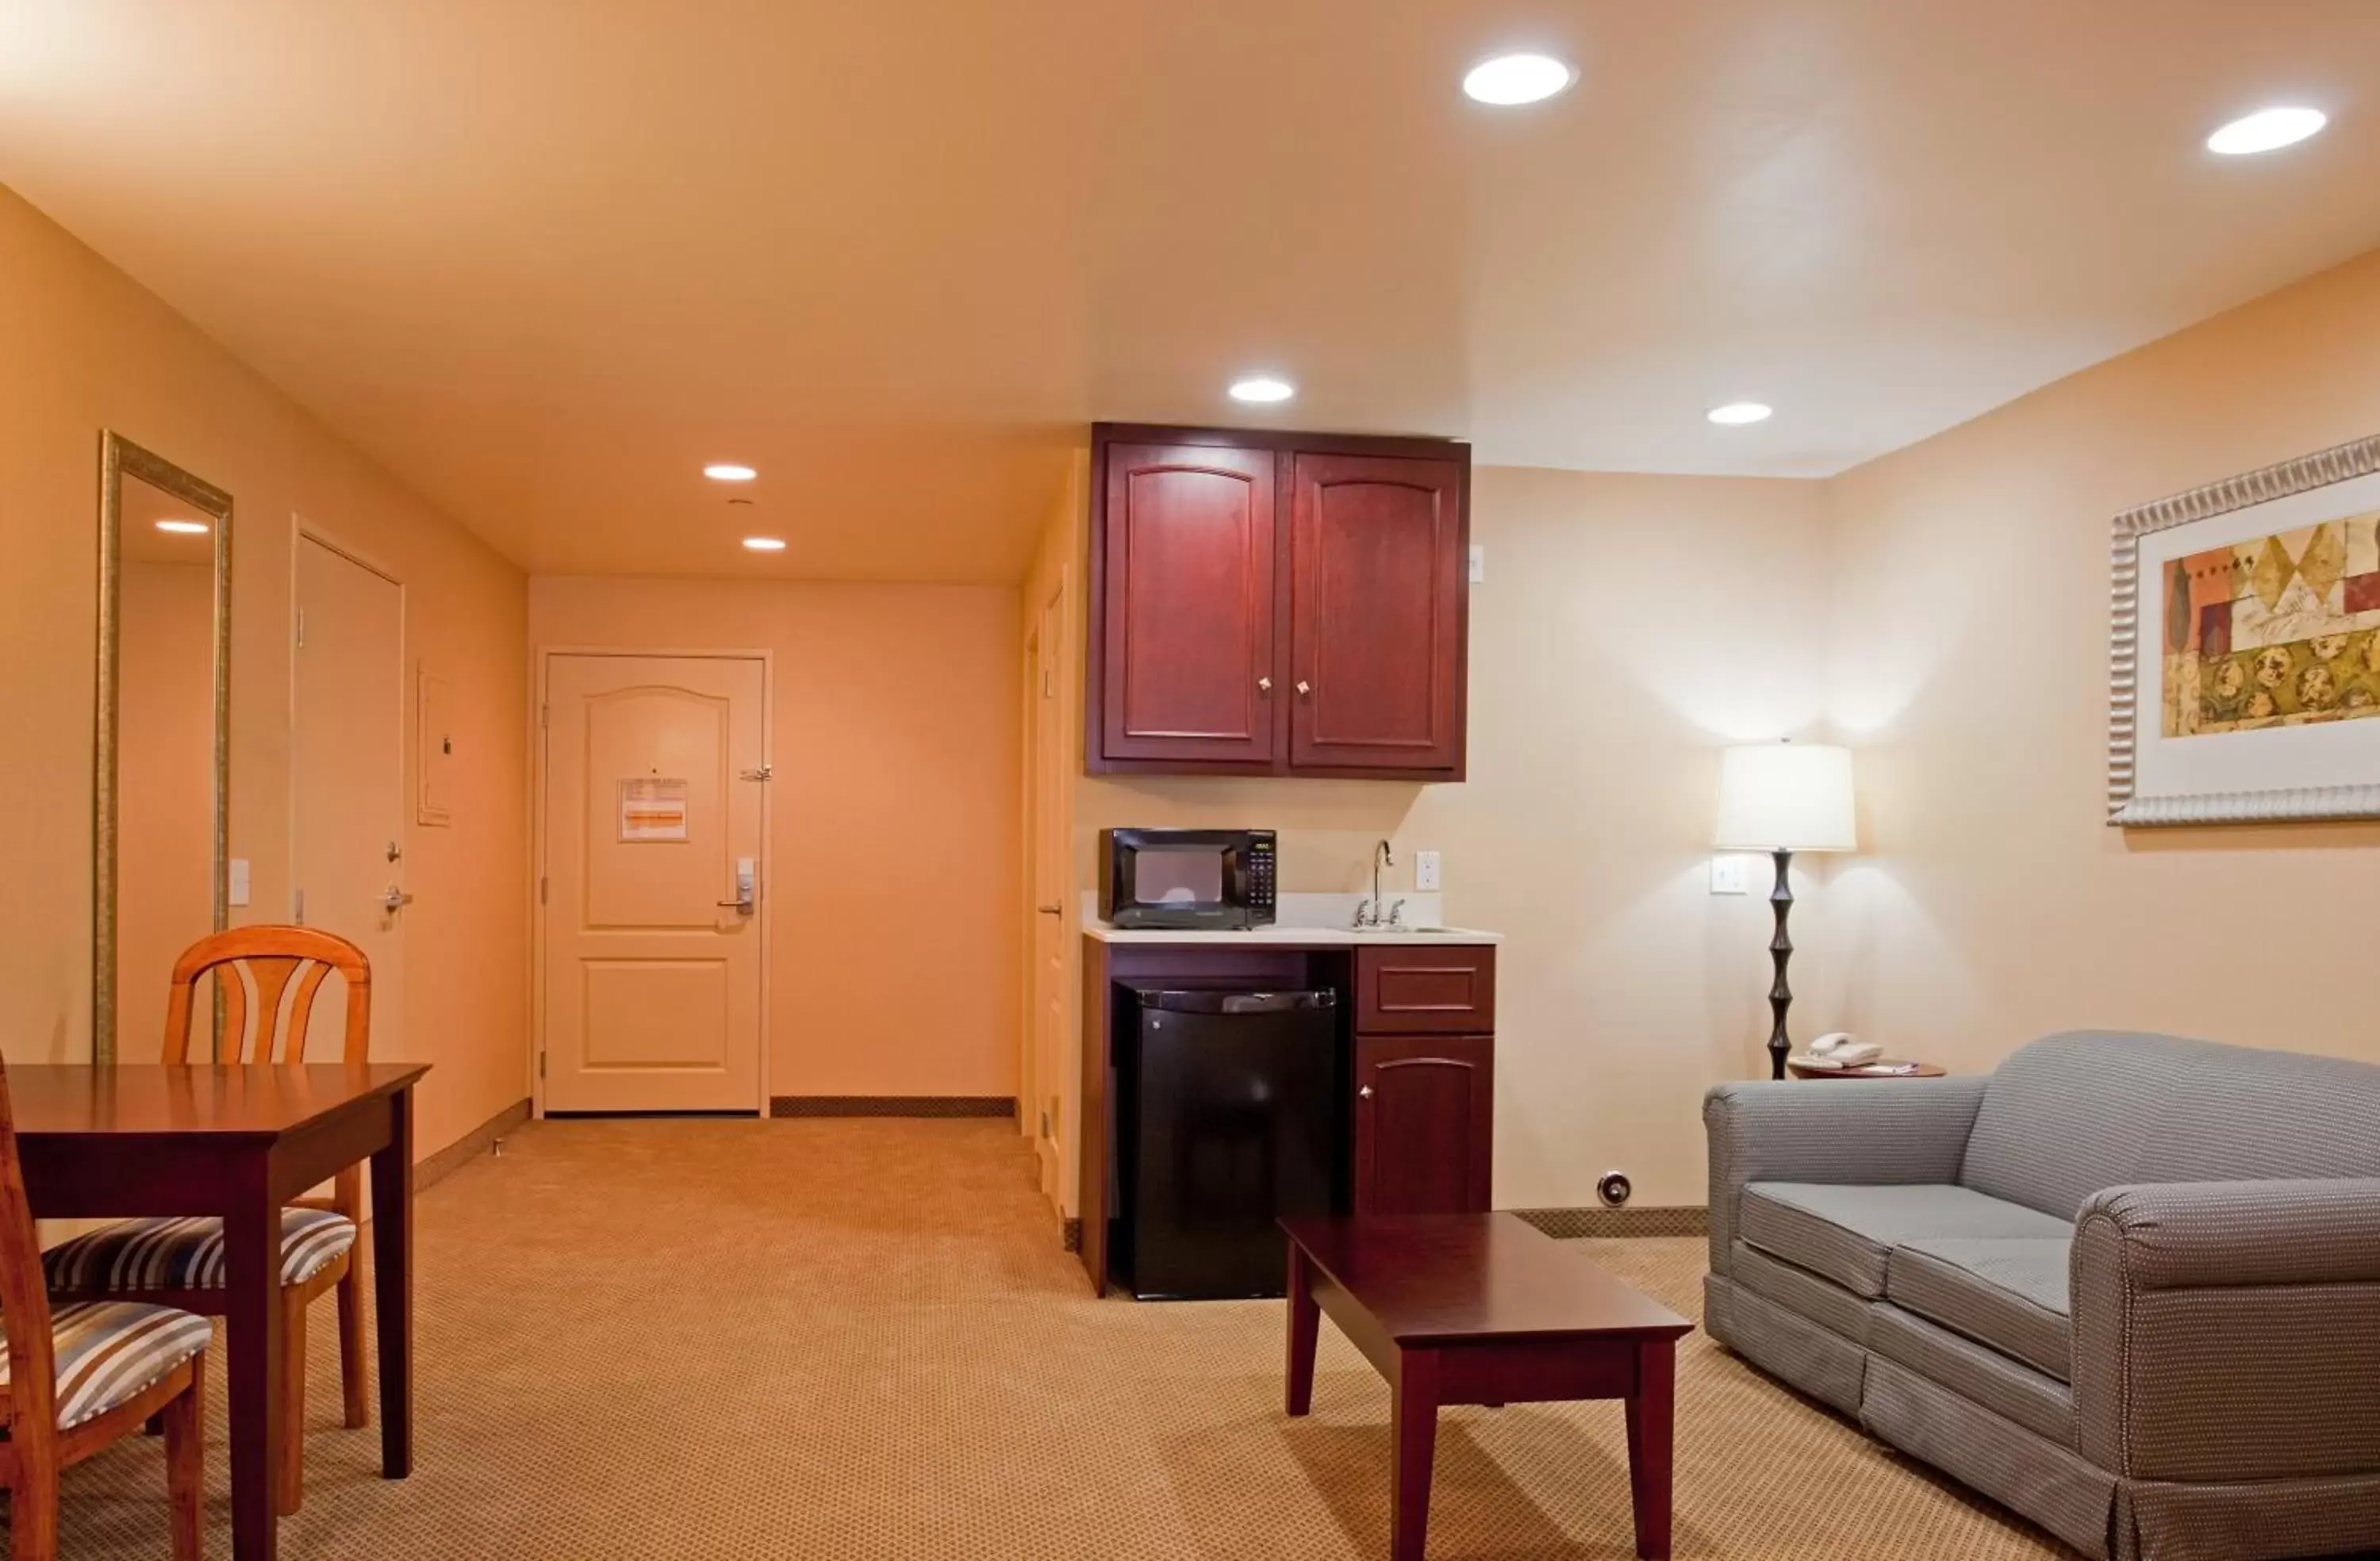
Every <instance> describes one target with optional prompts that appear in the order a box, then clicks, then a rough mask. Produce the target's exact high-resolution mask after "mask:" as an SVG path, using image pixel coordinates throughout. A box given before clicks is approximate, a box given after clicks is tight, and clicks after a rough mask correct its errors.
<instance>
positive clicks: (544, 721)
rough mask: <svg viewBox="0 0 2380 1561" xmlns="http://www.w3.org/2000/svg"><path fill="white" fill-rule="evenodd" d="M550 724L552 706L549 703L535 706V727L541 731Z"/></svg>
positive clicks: (550, 725)
mask: <svg viewBox="0 0 2380 1561" xmlns="http://www.w3.org/2000/svg"><path fill="white" fill-rule="evenodd" d="M552 726H553V706H551V705H540V706H539V707H538V708H537V729H538V730H539V731H540V732H543V731H546V730H547V729H548V728H550V727H552Z"/></svg>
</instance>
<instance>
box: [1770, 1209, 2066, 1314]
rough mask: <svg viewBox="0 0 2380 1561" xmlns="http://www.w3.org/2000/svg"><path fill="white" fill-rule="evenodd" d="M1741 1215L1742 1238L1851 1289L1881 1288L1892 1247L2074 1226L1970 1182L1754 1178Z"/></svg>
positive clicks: (2051, 1233)
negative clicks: (1875, 1183) (1882, 1183)
mask: <svg viewBox="0 0 2380 1561" xmlns="http://www.w3.org/2000/svg"><path fill="white" fill-rule="evenodd" d="M1738 1218H1739V1219H1740V1220H1741V1222H1742V1226H1743V1240H1744V1242H1745V1243H1746V1244H1747V1245H1750V1246H1754V1247H1757V1248H1758V1249H1760V1250H1761V1251H1762V1252H1767V1253H1768V1254H1769V1255H1770V1256H1771V1257H1781V1258H1783V1259H1784V1260H1785V1261H1786V1262H1788V1263H1791V1264H1793V1265H1796V1266H1798V1267H1801V1268H1805V1269H1807V1270H1809V1271H1810V1272H1811V1273H1813V1274H1815V1275H1818V1276H1819V1277H1822V1278H1828V1279H1832V1280H1833V1281H1834V1282H1835V1283H1837V1284H1839V1285H1840V1286H1842V1287H1843V1288H1844V1289H1847V1290H1850V1291H1851V1292H1852V1293H1853V1294H1854V1295H1863V1296H1866V1297H1867V1298H1868V1299H1870V1300H1872V1301H1873V1300H1876V1299H1877V1298H1879V1297H1881V1296H1882V1295H1883V1294H1884V1290H1885V1277H1886V1268H1887V1265H1888V1260H1889V1259H1890V1257H1891V1254H1892V1249H1893V1248H1895V1247H1897V1246H1900V1245H1901V1244H1902V1243H1903V1242H1907V1241H1918V1240H1926V1239H1927V1238H1929V1237H1943V1236H1986V1237H1990V1236H2002V1237H2006V1236H2015V1237H2025V1236H2032V1237H2042V1238H2054V1239H2061V1240H2062V1239H2065V1238H2067V1237H2070V1236H2071V1235H2072V1234H2073V1227H2072V1226H2070V1225H2069V1224H2068V1223H2067V1222H2066V1221H2065V1220H2062V1219H2055V1218H2052V1217H2051V1216H2048V1215H2046V1214H2042V1213H2040V1212H2039V1211H2037V1210H2034V1209H2029V1208H2026V1207H2024V1206H2023V1205H2022V1204H2010V1203H2005V1202H2003V1201H2001V1200H2000V1199H1998V1198H1989V1197H1985V1195H1984V1194H1983V1193H1981V1192H1975V1191H1974V1190H1973V1189H1972V1188H1967V1187H1943V1186H1934V1185H1927V1184H1923V1183H1920V1184H1916V1185H1912V1186H1900V1187H1859V1186H1836V1185H1830V1184H1826V1183H1819V1182H1807V1181H1755V1182H1752V1183H1750V1184H1748V1185H1747V1186H1746V1187H1745V1188H1744V1190H1743V1208H1742V1210H1741V1212H1740V1213H1739V1215H1738Z"/></svg>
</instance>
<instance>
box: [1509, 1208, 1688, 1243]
mask: <svg viewBox="0 0 2380 1561" xmlns="http://www.w3.org/2000/svg"><path fill="white" fill-rule="evenodd" d="M1512 1212H1513V1213H1514V1214H1517V1215H1519V1216H1521V1217H1522V1218H1523V1219H1525V1220H1527V1221H1528V1222H1529V1223H1530V1224H1532V1225H1534V1226H1536V1228H1538V1229H1540V1230H1542V1231H1544V1232H1545V1233H1546V1234H1547V1235H1548V1236H1551V1237H1554V1238H1555V1239H1557V1240H1565V1241H1568V1240H1580V1239H1582V1238H1587V1237H1592V1238H1596V1239H1599V1240H1610V1239H1612V1238H1615V1237H1626V1236H1707V1235H1709V1234H1710V1210H1709V1209H1707V1208H1705V1207H1703V1206H1702V1205H1700V1204H1694V1205H1690V1206H1683V1207H1678V1208H1645V1209H1602V1208H1593V1209H1514V1210H1513V1211H1512Z"/></svg>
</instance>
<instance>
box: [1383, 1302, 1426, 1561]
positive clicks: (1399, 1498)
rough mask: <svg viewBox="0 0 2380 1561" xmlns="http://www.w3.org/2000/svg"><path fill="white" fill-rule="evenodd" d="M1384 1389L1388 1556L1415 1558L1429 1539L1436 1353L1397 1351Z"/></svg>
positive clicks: (1400, 1560) (1412, 1560)
mask: <svg viewBox="0 0 2380 1561" xmlns="http://www.w3.org/2000/svg"><path fill="white" fill-rule="evenodd" d="M1389 1392H1390V1400H1389V1439H1390V1441H1391V1442H1393V1443H1394V1444H1395V1445H1396V1455H1395V1457H1396V1474H1395V1479H1394V1489H1393V1490H1392V1492H1391V1493H1390V1505H1389V1556H1390V1561H1421V1558H1422V1551H1423V1550H1424V1548H1425V1547H1427V1545H1428V1543H1429V1473H1430V1465H1431V1463H1432V1461H1433V1460H1434V1459H1435V1458H1437V1455H1438V1351H1437V1350H1435V1349H1406V1350H1402V1351H1400V1352H1399V1353H1398V1356H1397V1380H1396V1382H1395V1383H1394V1384H1393V1385H1392V1386H1390V1390H1389Z"/></svg>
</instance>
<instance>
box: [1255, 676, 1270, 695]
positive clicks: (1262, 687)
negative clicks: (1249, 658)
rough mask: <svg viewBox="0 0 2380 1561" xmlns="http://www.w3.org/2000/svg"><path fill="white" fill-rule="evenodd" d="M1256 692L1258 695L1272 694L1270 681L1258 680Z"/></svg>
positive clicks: (1267, 679) (1265, 679) (1266, 679)
mask: <svg viewBox="0 0 2380 1561" xmlns="http://www.w3.org/2000/svg"><path fill="white" fill-rule="evenodd" d="M1257 691H1258V692H1259V693H1264V694H1270V693H1271V692H1272V679H1270V678H1258V679H1257Z"/></svg>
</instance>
